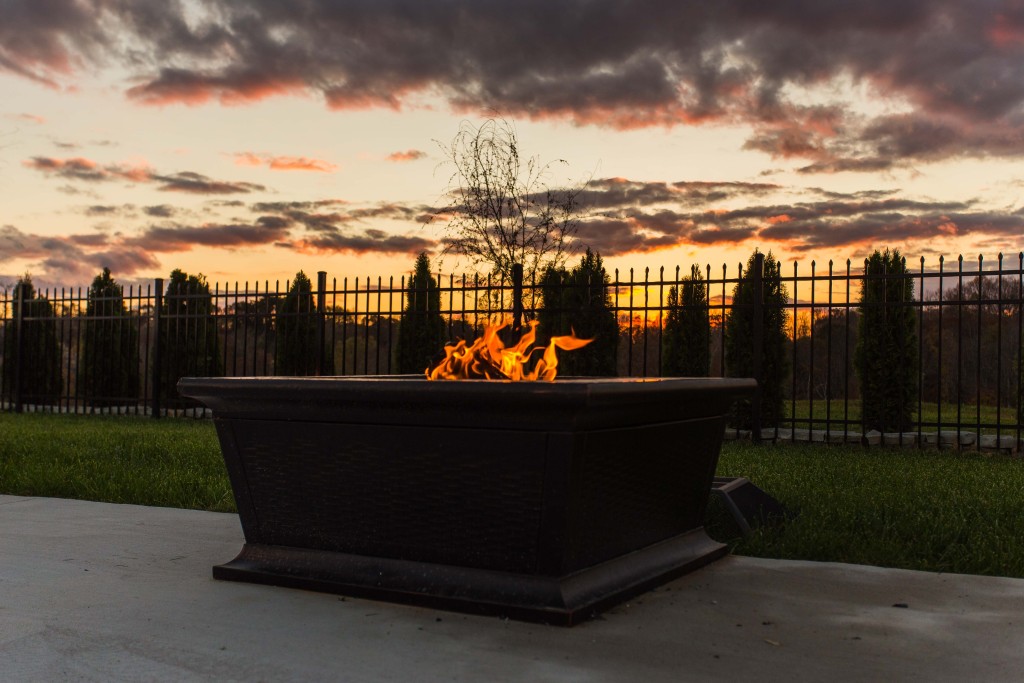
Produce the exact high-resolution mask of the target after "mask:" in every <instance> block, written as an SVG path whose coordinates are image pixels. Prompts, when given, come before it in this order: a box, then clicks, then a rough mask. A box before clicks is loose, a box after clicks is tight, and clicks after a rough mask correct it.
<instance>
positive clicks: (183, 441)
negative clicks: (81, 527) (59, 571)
mask: <svg viewBox="0 0 1024 683" xmlns="http://www.w3.org/2000/svg"><path fill="white" fill-rule="evenodd" d="M0 493H7V494H14V495H25V496H52V497H55V498H80V499H83V500H98V501H104V502H109V503H135V504H139V505H156V506H165V507H180V508H191V509H197V510H215V511H221V512H231V511H234V509H235V501H234V497H233V496H232V495H231V486H230V484H229V483H228V478H227V471H226V470H225V468H224V461H223V459H221V456H220V445H219V444H218V443H217V435H216V432H215V431H214V428H213V424H212V423H211V422H209V421H201V420H187V419H163V420H152V419H148V418H143V417H125V416H109V417H108V416H85V415H54V414H38V413H33V414H24V415H14V414H11V413H0Z"/></svg>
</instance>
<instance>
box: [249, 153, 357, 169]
mask: <svg viewBox="0 0 1024 683" xmlns="http://www.w3.org/2000/svg"><path fill="white" fill-rule="evenodd" d="M235 164H237V165H238V166H263V165H264V164H265V165H266V166H267V168H269V169H270V170H272V171H317V172H319V173H334V172H335V171H337V170H338V165H337V164H332V163H331V162H329V161H324V160H323V159H310V158H309V157H289V156H271V155H269V154H256V153H254V152H238V153H237V154H235Z"/></svg>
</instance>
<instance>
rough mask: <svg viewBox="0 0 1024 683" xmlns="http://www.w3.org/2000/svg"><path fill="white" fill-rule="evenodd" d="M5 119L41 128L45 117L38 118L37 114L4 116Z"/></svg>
mask: <svg viewBox="0 0 1024 683" xmlns="http://www.w3.org/2000/svg"><path fill="white" fill-rule="evenodd" d="M4 118H5V119H11V120H14V121H24V122H26V123H33V124H35V125H37V126H41V125H43V124H44V123H46V117H43V116H39V115H38V114H28V113H21V114H4Z"/></svg>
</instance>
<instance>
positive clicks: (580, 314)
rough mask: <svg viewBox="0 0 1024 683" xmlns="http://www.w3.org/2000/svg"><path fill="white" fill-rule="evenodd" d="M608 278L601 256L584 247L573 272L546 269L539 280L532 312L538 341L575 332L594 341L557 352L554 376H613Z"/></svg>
mask: <svg viewBox="0 0 1024 683" xmlns="http://www.w3.org/2000/svg"><path fill="white" fill-rule="evenodd" d="M609 284H610V278H609V277H608V272H607V271H606V270H605V269H604V263H603V261H602V260H601V255H600V254H598V253H595V252H592V251H591V250H590V249H587V252H586V254H585V255H584V256H583V257H582V258H581V259H580V263H579V264H578V265H577V266H575V267H574V268H573V269H572V270H569V271H567V270H565V269H564V268H548V269H547V270H545V271H544V275H543V277H542V278H541V308H540V311H539V313H538V315H537V322H538V323H539V324H538V328H537V331H538V342H539V343H541V344H547V343H548V341H549V340H550V339H551V337H555V336H564V335H567V334H570V332H575V334H576V336H577V337H579V338H581V339H593V340H594V341H592V342H591V343H590V344H588V345H587V346H584V347H583V348H581V349H576V350H574V351H561V352H559V354H558V374H559V375H568V376H576V377H582V376H588V377H609V376H613V375H615V369H616V367H615V366H616V354H617V351H618V345H619V324H618V322H617V321H616V320H615V311H614V307H613V304H612V297H611V293H610V292H609V291H608V287H609Z"/></svg>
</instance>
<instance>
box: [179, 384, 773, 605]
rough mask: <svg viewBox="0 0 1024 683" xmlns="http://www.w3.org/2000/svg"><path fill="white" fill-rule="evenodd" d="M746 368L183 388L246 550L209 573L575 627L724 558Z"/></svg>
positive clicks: (746, 386)
mask: <svg viewBox="0 0 1024 683" xmlns="http://www.w3.org/2000/svg"><path fill="white" fill-rule="evenodd" d="M754 386H755V385H754V381H753V380H745V379H660V380H659V379H651V380H631V379H589V380H582V379H566V380H558V381H557V382H516V383H512V382H500V381H462V382H428V381H426V380H425V379H423V378H416V377H360V378H355V377H322V378H223V379H203V378H186V379H182V380H181V381H180V382H179V384H178V388H179V391H180V392H181V394H182V395H184V396H188V397H190V398H194V399H198V400H199V401H202V402H203V403H205V404H206V405H207V406H209V407H210V408H212V410H213V413H214V416H215V422H216V425H217V433H218V435H219V437H220V443H221V448H222V450H223V453H224V459H225V461H226V463H227V469H228V475H229V477H230V479H231V486H232V488H233V490H234V494H235V501H236V503H237V505H238V513H239V518H240V520H241V524H242V530H243V532H244V534H245V545H244V547H243V548H242V551H241V553H240V554H239V555H238V557H237V558H236V559H234V560H233V561H231V562H229V563H227V564H225V565H220V566H217V567H214V570H213V573H214V576H215V577H216V578H219V579H228V580H237V581H250V582H254V583H266V584H273V585H278V586H290V587H296V588H306V589H310V590H318V591H327V592H332V593H341V594H345V595H353V596H360V597H368V598H376V599H384V600H391V601H396V602H404V603H413V604H418V605H427V606H433V607H441V608H445V609H453V610H460V611H467V612H477V613H484V614H497V615H502V616H508V617H511V618H516V619H527V620H532V621H543V622H548V623H555V624H562V625H572V624H573V623H576V622H578V621H581V620H583V619H586V618H587V617H589V616H592V615H593V614H595V613H597V612H598V611H600V610H602V609H604V608H607V607H609V606H610V605H612V604H615V603H617V602H620V601H622V600H625V599H627V598H629V597H631V596H633V595H636V594H638V593H641V592H643V591H645V590H647V589H649V588H651V587H653V586H655V585H658V584H660V583H663V582H665V581H667V580H670V579H672V578H675V577H677V576H679V575H681V574H683V573H685V572H687V571H690V570H693V569H695V568H697V567H700V566H703V565H704V564H707V563H708V562H711V561H712V560H714V559H716V558H718V557H721V556H722V555H723V554H725V553H726V547H725V546H723V545H722V544H720V543H716V542H715V541H713V540H711V539H710V538H709V537H708V536H707V535H706V534H705V533H704V530H703V526H702V525H703V519H704V511H705V506H706V505H707V500H708V495H709V492H710V489H711V483H712V477H713V476H714V473H715V466H716V464H717V461H718V454H719V448H720V446H721V441H722V435H723V431H724V426H725V418H724V416H725V414H726V412H727V411H728V409H729V406H730V403H731V402H732V400H733V399H734V398H735V397H736V396H739V395H742V394H746V393H748V392H751V391H753V389H754Z"/></svg>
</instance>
